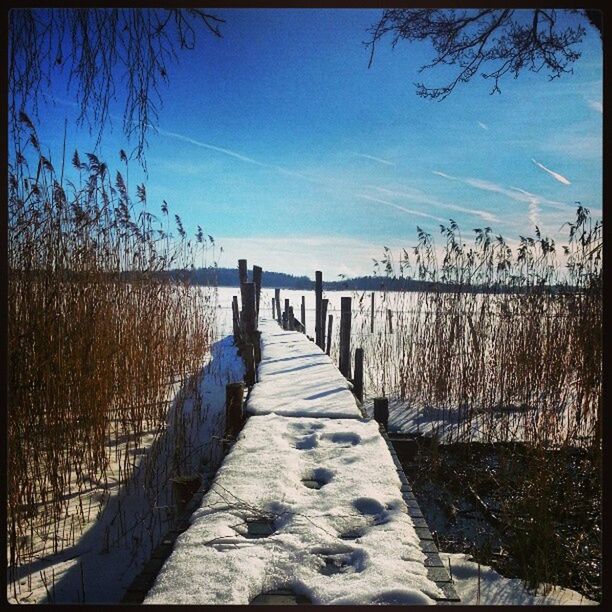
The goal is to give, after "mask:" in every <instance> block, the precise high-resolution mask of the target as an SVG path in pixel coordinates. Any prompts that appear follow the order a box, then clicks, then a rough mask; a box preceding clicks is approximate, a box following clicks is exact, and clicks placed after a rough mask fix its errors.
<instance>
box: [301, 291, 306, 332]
mask: <svg viewBox="0 0 612 612" xmlns="http://www.w3.org/2000/svg"><path fill="white" fill-rule="evenodd" d="M301 314H302V325H303V326H304V333H306V296H304V295H303V296H302V313H301Z"/></svg>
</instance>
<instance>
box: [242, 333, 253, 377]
mask: <svg viewBox="0 0 612 612" xmlns="http://www.w3.org/2000/svg"><path fill="white" fill-rule="evenodd" d="M242 358H243V359H244V367H245V370H246V372H245V374H244V383H245V384H246V386H247V387H252V386H253V385H254V384H255V347H254V346H253V343H252V342H247V343H246V344H244V345H243V346H242Z"/></svg>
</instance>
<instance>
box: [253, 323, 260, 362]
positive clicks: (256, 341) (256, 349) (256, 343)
mask: <svg viewBox="0 0 612 612" xmlns="http://www.w3.org/2000/svg"><path fill="white" fill-rule="evenodd" d="M253 356H254V358H255V365H258V364H259V363H261V332H260V331H257V330H255V331H254V332H253Z"/></svg>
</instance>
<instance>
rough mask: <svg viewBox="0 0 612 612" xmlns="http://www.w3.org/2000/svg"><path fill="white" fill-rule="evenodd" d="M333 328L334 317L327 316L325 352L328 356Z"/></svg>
mask: <svg viewBox="0 0 612 612" xmlns="http://www.w3.org/2000/svg"><path fill="white" fill-rule="evenodd" d="M333 326H334V315H328V317H327V350H326V351H325V352H326V353H327V354H328V355H329V351H330V350H331V341H332V327H333Z"/></svg>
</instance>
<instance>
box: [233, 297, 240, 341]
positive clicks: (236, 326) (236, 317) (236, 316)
mask: <svg viewBox="0 0 612 612" xmlns="http://www.w3.org/2000/svg"><path fill="white" fill-rule="evenodd" d="M232 329H233V332H234V344H235V345H236V344H240V310H239V309H238V296H236V295H234V296H233V297H232Z"/></svg>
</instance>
